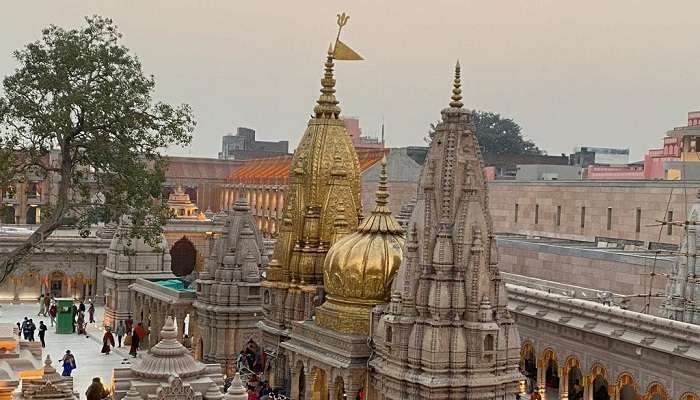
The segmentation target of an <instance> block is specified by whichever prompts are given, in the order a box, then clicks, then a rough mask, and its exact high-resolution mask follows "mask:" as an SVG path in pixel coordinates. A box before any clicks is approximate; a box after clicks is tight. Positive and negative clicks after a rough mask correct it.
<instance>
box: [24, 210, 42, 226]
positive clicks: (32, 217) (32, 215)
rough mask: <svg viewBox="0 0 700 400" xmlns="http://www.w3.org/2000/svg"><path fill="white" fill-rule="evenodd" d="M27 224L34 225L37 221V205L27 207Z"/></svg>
mask: <svg viewBox="0 0 700 400" xmlns="http://www.w3.org/2000/svg"><path fill="white" fill-rule="evenodd" d="M26 216H27V224H28V225H36V224H38V223H39V207H36V206H34V207H27V215H26Z"/></svg>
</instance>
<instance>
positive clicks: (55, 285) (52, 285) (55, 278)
mask: <svg viewBox="0 0 700 400" xmlns="http://www.w3.org/2000/svg"><path fill="white" fill-rule="evenodd" d="M65 279H66V274H64V273H63V271H53V272H52V273H50V274H49V293H51V295H52V296H53V297H65V294H64V292H63V290H64V288H65Z"/></svg>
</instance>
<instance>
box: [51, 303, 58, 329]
mask: <svg viewBox="0 0 700 400" xmlns="http://www.w3.org/2000/svg"><path fill="white" fill-rule="evenodd" d="M56 315H58V307H56V303H51V307H49V317H50V318H51V326H53V324H55V323H56Z"/></svg>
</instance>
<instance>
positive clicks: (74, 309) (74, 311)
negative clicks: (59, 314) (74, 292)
mask: <svg viewBox="0 0 700 400" xmlns="http://www.w3.org/2000/svg"><path fill="white" fill-rule="evenodd" d="M70 310H71V317H72V318H73V333H75V323H76V319H77V318H78V307H76V306H75V303H73V307H71V309H70Z"/></svg>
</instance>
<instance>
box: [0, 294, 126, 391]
mask: <svg viewBox="0 0 700 400" xmlns="http://www.w3.org/2000/svg"><path fill="white" fill-rule="evenodd" d="M38 311H39V305H38V304H2V305H0V322H2V323H13V324H14V323H17V322H21V321H22V320H23V319H24V317H25V316H27V317H29V318H32V319H33V320H34V323H35V324H37V326H38V325H39V321H44V323H45V324H46V325H47V326H48V327H49V330H48V331H46V348H45V349H44V357H46V354H48V355H50V356H51V359H52V360H53V361H54V363H53V365H54V367H55V368H56V369H57V370H58V371H59V372H60V371H61V370H62V367H61V363H60V362H59V360H60V359H61V358H62V357H63V354H65V352H66V350H70V351H71V353H73V354H74V355H75V361H76V365H77V368H76V369H75V370H74V371H73V377H74V378H73V379H74V383H75V390H76V391H77V392H78V393H80V398H81V399H84V398H85V391H86V390H87V388H88V386H89V385H90V382H91V381H92V378H94V377H96V376H99V377H101V378H102V379H103V380H104V382H107V383H109V382H110V380H111V379H112V370H113V369H114V368H115V367H119V366H121V365H122V364H124V363H129V362H130V360H133V358H131V357H129V356H128V352H129V349H128V347H122V348H117V349H116V351H113V352H112V353H110V354H109V355H107V356H106V355H104V354H102V353H100V350H101V348H102V335H103V334H104V331H103V330H102V328H101V326H102V324H101V321H102V313H103V311H104V310H103V308H102V307H97V309H96V310H95V320H96V321H97V322H96V323H94V324H89V325H88V329H87V332H88V336H87V337H86V336H85V335H77V334H61V335H59V334H57V333H56V332H55V330H54V329H53V328H51V321H50V319H49V318H48V317H38V316H37V315H36V314H37V312H38ZM86 318H87V316H86ZM36 340H37V341H38V340H39V338H38V336H37V337H36ZM115 340H116V338H115Z"/></svg>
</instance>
